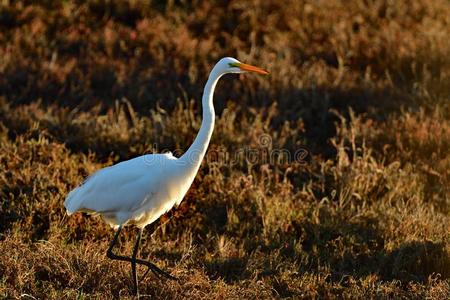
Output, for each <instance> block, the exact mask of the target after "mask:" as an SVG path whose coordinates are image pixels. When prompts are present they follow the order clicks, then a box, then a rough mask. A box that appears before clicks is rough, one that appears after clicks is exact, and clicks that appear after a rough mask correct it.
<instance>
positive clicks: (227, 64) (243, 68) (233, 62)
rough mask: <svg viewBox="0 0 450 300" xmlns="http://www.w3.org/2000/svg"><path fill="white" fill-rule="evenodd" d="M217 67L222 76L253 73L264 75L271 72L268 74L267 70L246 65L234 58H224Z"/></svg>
mask: <svg viewBox="0 0 450 300" xmlns="http://www.w3.org/2000/svg"><path fill="white" fill-rule="evenodd" d="M216 67H217V68H218V70H219V72H220V73H222V74H227V73H248V72H253V73H258V74H263V75H267V74H269V72H267V71H266V70H263V69H261V68H258V67H255V66H252V65H248V64H244V63H242V62H240V61H238V60H237V59H235V58H232V57H224V58H222V59H221V60H220V61H219V62H218V63H217V65H216Z"/></svg>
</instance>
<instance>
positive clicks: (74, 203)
mask: <svg viewBox="0 0 450 300" xmlns="http://www.w3.org/2000/svg"><path fill="white" fill-rule="evenodd" d="M245 72H255V73H259V74H268V72H267V71H264V70H262V69H260V68H257V67H254V66H251V65H247V64H243V63H241V62H239V61H238V60H236V59H234V58H230V57H225V58H222V59H221V60H220V61H219V62H218V63H217V64H216V65H215V66H214V68H213V69H212V71H211V73H210V75H209V78H208V81H207V82H206V85H205V89H204V92H203V97H202V108H203V120H202V125H201V127H200V131H199V132H198V134H197V137H196V138H195V140H194V142H193V144H192V145H191V146H190V147H189V149H188V151H186V153H185V154H184V155H183V156H182V157H180V158H176V157H174V156H173V155H172V154H171V153H166V154H148V155H143V156H140V157H136V158H133V159H130V160H127V161H124V162H121V163H118V164H116V165H114V166H110V167H106V168H103V169H101V170H99V171H97V172H95V173H94V174H93V175H91V176H90V177H88V178H87V179H86V180H85V181H84V182H83V183H82V184H81V185H80V186H78V187H77V188H75V189H74V190H72V191H71V192H70V193H69V195H68V196H67V198H66V200H65V202H64V206H65V207H66V210H67V213H68V214H69V215H70V214H73V213H75V212H77V211H81V212H89V213H94V214H99V215H101V216H102V218H103V219H104V220H105V222H107V223H108V224H110V225H111V226H112V227H114V229H116V230H117V232H116V235H115V237H114V240H113V241H112V243H111V245H110V247H109V249H108V252H107V255H108V257H110V258H111V259H117V260H121V261H128V262H131V267H132V276H133V278H134V292H135V294H137V293H138V284H137V271H136V264H141V265H145V266H147V267H148V270H151V271H153V272H154V273H155V274H157V275H164V276H166V277H167V278H170V279H174V277H173V276H171V275H169V274H167V273H165V272H164V271H162V270H160V269H159V268H158V267H156V266H155V265H154V264H152V263H150V262H148V261H144V260H140V259H137V258H136V255H137V252H138V247H139V242H140V239H141V233H142V229H143V228H144V227H145V226H146V225H148V224H151V223H152V222H154V221H156V220H157V219H158V218H159V217H160V216H161V215H162V214H164V213H165V212H167V211H168V210H170V209H171V208H172V207H173V206H174V205H179V204H180V202H181V200H183V197H184V195H185V194H186V192H187V191H188V189H189V187H190V186H191V184H192V182H193V181H194V178H195V175H196V174H197V171H198V169H199V167H200V164H201V162H202V159H203V157H204V156H205V153H206V150H207V148H208V144H209V141H210V139H211V135H212V132H213V129H214V118H215V113H214V105H213V93H214V89H215V87H216V84H217V81H218V80H219V78H220V77H221V76H222V75H224V74H226V73H245ZM124 225H136V226H137V227H139V228H140V231H139V234H138V236H137V239H136V244H135V247H134V250H133V255H132V257H126V256H120V255H116V254H114V253H113V252H112V249H113V247H114V244H115V243H116V241H117V238H118V235H119V233H120V230H121V228H122V226H124ZM144 276H145V275H144Z"/></svg>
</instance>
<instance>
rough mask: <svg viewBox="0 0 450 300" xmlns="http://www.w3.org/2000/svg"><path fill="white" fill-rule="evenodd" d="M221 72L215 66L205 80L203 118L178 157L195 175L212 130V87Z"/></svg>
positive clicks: (213, 113) (213, 118)
mask: <svg viewBox="0 0 450 300" xmlns="http://www.w3.org/2000/svg"><path fill="white" fill-rule="evenodd" d="M222 75H223V74H221V73H219V72H217V71H216V70H215V68H213V70H212V71H211V74H210V75H209V78H208V81H207V82H206V85H205V89H204V90H203V97H202V109H203V120H202V125H201V127H200V130H199V132H198V134H197V137H196V138H195V140H194V142H193V143H192V145H191V146H190V147H189V149H188V150H187V151H186V153H184V154H183V156H181V157H180V161H181V162H183V165H185V166H186V167H187V168H188V170H189V171H190V173H191V174H192V175H195V174H196V173H197V171H198V169H199V167H200V165H201V163H202V160H203V157H204V156H205V154H206V150H207V149H208V145H209V141H210V140H211V135H212V133H213V130H214V121H215V112H214V104H213V95H214V89H215V87H216V84H217V82H218V81H219V78H220V77H221V76H222Z"/></svg>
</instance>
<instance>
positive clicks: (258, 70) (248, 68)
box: [238, 63, 269, 75]
mask: <svg viewBox="0 0 450 300" xmlns="http://www.w3.org/2000/svg"><path fill="white" fill-rule="evenodd" d="M238 68H240V69H241V70H243V71H247V72H253V73H258V74H262V75H268V74H269V72H267V71H266V70H264V69H261V68H258V67H255V66H252V65H247V64H243V63H240V64H238Z"/></svg>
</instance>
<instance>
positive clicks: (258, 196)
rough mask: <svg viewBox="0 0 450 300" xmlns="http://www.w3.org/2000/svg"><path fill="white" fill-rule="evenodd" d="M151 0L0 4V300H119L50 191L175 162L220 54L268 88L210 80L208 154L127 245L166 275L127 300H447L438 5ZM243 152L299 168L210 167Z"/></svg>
mask: <svg viewBox="0 0 450 300" xmlns="http://www.w3.org/2000/svg"><path fill="white" fill-rule="evenodd" d="M168 3H169V4H156V2H155V3H154V4H146V2H144V1H118V2H113V1H111V2H110V1H97V0H90V1H87V2H85V3H78V2H70V1H65V2H62V3H59V2H52V1H42V3H41V4H30V2H29V1H14V2H13V3H12V4H8V1H6V2H3V4H1V6H0V57H1V59H0V199H1V203H0V204H1V206H0V253H2V255H1V258H0V297H2V298H20V297H26V296H27V295H28V296H29V297H35V298H39V299H44V298H45V299H48V298H50V299H62V298H80V299H83V298H99V299H107V298H131V297H132V296H131V295H130V292H131V291H130V289H129V287H130V284H131V282H130V275H129V268H128V266H126V265H123V264H121V263H117V262H111V261H109V260H108V259H107V258H106V255H105V251H106V249H107V245H108V242H109V240H110V239H111V238H112V232H111V230H110V229H109V228H108V227H107V225H105V224H103V223H102V221H101V220H100V219H99V218H96V217H88V216H82V215H79V214H78V215H74V216H71V217H70V218H69V217H65V216H64V209H63V201H64V198H65V196H66V195H67V193H68V191H69V190H70V189H72V188H73V187H74V186H76V185H77V184H79V183H80V182H81V181H82V180H83V178H84V177H85V176H87V175H88V174H90V173H92V172H93V171H94V170H96V169H98V168H100V167H102V166H106V165H110V164H113V163H116V162H118V161H121V160H124V159H128V158H131V157H135V156H137V155H141V154H143V153H146V152H152V151H155V150H158V151H162V150H165V149H169V150H171V151H174V150H176V149H177V150H179V151H183V150H185V149H186V148H187V147H188V146H189V145H190V143H191V142H192V140H193V138H194V136H195V134H196V132H197V129H198V127H199V125H200V115H201V114H200V110H201V108H200V107H199V104H200V103H199V99H200V96H201V92H202V88H203V84H204V82H205V80H206V76H207V74H208V72H209V69H210V68H211V66H212V65H213V64H214V63H215V62H216V61H217V59H218V58H220V57H222V56H236V57H238V58H239V59H241V60H242V61H246V62H249V63H253V64H257V65H261V66H263V67H265V68H267V69H269V70H270V71H271V76H270V77H267V78H260V77H256V76H245V77H242V78H233V79H232V78H225V79H224V80H222V81H221V83H220V84H219V87H218V90H217V91H216V95H215V102H216V107H217V113H218V116H217V123H216V129H215V132H214V135H213V140H212V143H211V145H210V156H208V159H207V160H206V161H205V162H204V163H203V165H202V168H201V170H200V172H199V174H198V176H197V178H196V181H195V182H194V185H193V187H192V188H191V190H190V191H189V193H188V195H187V196H186V198H185V200H184V201H183V203H182V205H181V206H180V207H179V208H178V209H177V210H175V211H172V212H169V213H168V215H167V216H164V217H163V218H162V220H160V221H158V223H157V224H155V225H154V226H149V228H148V229H147V230H146V232H145V235H144V241H143V246H142V249H143V250H142V253H141V256H142V257H144V258H149V259H151V260H153V261H154V262H155V263H157V264H158V265H160V266H161V267H164V268H166V269H167V270H169V271H170V272H171V273H172V274H173V275H175V276H178V277H179V278H180V282H179V283H172V282H166V281H164V280H157V279H156V278H154V277H151V276H149V277H147V278H146V279H145V280H144V281H143V282H142V284H141V293H142V294H144V295H148V298H152V299H153V298H162V299H173V298H187V299H197V298H199V299H216V298H222V299H244V298H252V299H256V298H258V299H261V298H285V297H287V298H339V299H340V298H364V299H367V298H417V299H423V298H430V299H444V298H449V297H450V235H449V232H450V231H449V228H450V215H449V212H450V198H449V195H450V190H449V187H450V171H449V170H450V156H449V153H448V149H449V146H450V109H449V102H448V101H449V97H450V85H449V82H450V59H449V58H450V55H449V53H450V39H448V37H449V36H450V29H449V28H450V24H449V23H450V20H449V17H448V16H449V15H450V5H449V3H448V2H447V1H443V0H442V1H441V0H436V1H431V2H430V1H424V0H423V1H422V0H421V1H414V2H410V1H395V2H390V1H382V0H379V1H350V2H348V1H338V0H335V1H326V2H317V1H301V2H299V1H283V2H280V1H278V2H277V1H256V0H255V1H230V2H222V1H217V2H214V1H194V2H193V3H191V4H187V3H184V2H183V1H169V2H168ZM230 77H231V76H230ZM242 149H244V150H245V149H256V150H258V151H259V153H266V152H265V151H274V150H279V149H285V150H287V151H289V153H295V151H297V150H298V149H306V150H307V151H308V155H307V156H306V157H302V160H301V161H295V160H293V161H285V160H283V159H281V158H278V159H276V160H275V161H267V160H264V159H258V160H252V159H249V157H248V156H246V155H236V156H233V158H234V161H233V163H230V160H227V159H218V158H217V157H215V156H214V154H215V153H229V154H231V155H233V154H235V153H242ZM240 151H241V152H240ZM168 220H170V221H169V222H167V223H166V221H168ZM161 224H164V225H162V226H160V225H161ZM155 229H156V231H155V233H154V234H153V235H151V233H152V231H153V230H155ZM134 234H135V232H134V230H133V229H128V230H126V233H125V234H124V235H123V237H122V240H121V251H122V252H124V253H130V252H131V247H132V244H133V242H134Z"/></svg>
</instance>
